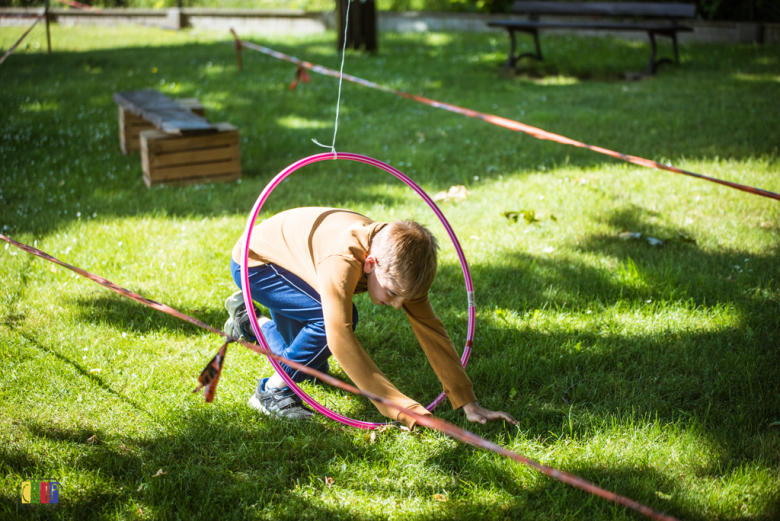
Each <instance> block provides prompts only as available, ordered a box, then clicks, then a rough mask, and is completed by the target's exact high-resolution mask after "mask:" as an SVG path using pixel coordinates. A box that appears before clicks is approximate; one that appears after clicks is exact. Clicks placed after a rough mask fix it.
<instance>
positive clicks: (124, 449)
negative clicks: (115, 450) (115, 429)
mask: <svg viewBox="0 0 780 521" xmlns="http://www.w3.org/2000/svg"><path fill="white" fill-rule="evenodd" d="M119 448H120V449H122V450H123V451H125V452H127V450H128V448H127V446H126V445H125V444H124V443H123V444H121V445H120V446H119Z"/></svg>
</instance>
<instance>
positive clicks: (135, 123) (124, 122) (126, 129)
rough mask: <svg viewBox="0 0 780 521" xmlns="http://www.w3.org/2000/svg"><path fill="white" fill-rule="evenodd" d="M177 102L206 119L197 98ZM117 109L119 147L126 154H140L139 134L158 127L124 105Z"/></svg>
mask: <svg viewBox="0 0 780 521" xmlns="http://www.w3.org/2000/svg"><path fill="white" fill-rule="evenodd" d="M175 101H176V103H178V104H179V105H181V106H182V107H184V108H186V109H188V110H190V111H192V112H193V113H194V114H197V115H198V116H201V117H205V115H206V112H205V111H204V110H203V105H201V103H200V101H198V100H197V99H196V98H183V99H177V100H175ZM117 107H118V108H119V147H120V148H121V149H122V152H123V153H125V154H129V153H130V152H140V150H141V140H140V136H139V134H140V133H141V132H142V131H144V130H152V129H155V128H157V127H155V126H154V124H153V123H152V122H150V121H147V120H145V119H143V118H142V117H139V116H136V115H135V114H133V113H132V112H130V111H129V110H128V109H127V108H126V107H123V106H122V105H117Z"/></svg>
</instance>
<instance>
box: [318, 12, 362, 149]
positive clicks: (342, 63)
mask: <svg viewBox="0 0 780 521" xmlns="http://www.w3.org/2000/svg"><path fill="white" fill-rule="evenodd" d="M351 3H352V1H351V0H347V15H346V17H345V20H344V47H342V49H341V70H339V97H338V98H337V99H336V125H335V128H334V129H333V144H332V145H331V146H330V151H331V152H333V157H334V158H336V157H337V154H336V133H337V132H338V131H339V105H340V104H341V80H342V78H343V77H344V57H345V55H346V54H347V28H348V27H349V6H350V4H351ZM312 141H314V143H316V144H317V145H319V146H321V147H323V148H328V145H323V144H322V143H320V142H319V141H317V140H316V139H312Z"/></svg>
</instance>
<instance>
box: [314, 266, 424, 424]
mask: <svg viewBox="0 0 780 521" xmlns="http://www.w3.org/2000/svg"><path fill="white" fill-rule="evenodd" d="M361 273H362V267H361V266H360V263H358V262H357V261H354V260H350V259H347V258H345V257H338V256H332V257H328V258H326V259H325V260H323V261H322V262H320V264H319V265H318V266H317V278H318V283H319V290H320V298H321V301H322V313H323V316H324V319H325V335H326V337H327V340H328V348H330V352H331V353H333V356H335V357H336V360H338V362H339V364H340V365H341V367H342V369H344V372H345V373H347V375H348V376H349V377H350V378H351V379H352V381H353V382H354V383H355V385H356V386H357V387H358V388H360V389H362V390H365V391H369V392H372V393H374V394H378V395H379V396H382V397H384V398H387V399H389V400H392V401H393V402H395V403H397V404H399V405H401V406H402V407H404V408H406V409H410V410H412V411H414V412H416V413H417V414H424V415H425V414H430V413H429V412H428V411H427V410H426V409H425V407H423V406H422V405H420V404H419V403H418V402H416V401H414V400H412V399H411V398H409V397H408V396H406V395H404V394H403V393H401V391H399V390H398V389H396V387H395V386H394V385H393V384H392V382H390V380H389V379H388V378H387V377H386V376H385V375H384V374H383V373H382V371H380V370H379V368H378V367H377V366H376V364H375V363H374V361H373V360H372V359H371V357H370V356H368V353H367V352H366V350H365V349H363V346H361V345H360V342H358V339H357V337H356V336H355V333H354V332H353V331H352V296H353V293H354V290H355V286H356V285H357V283H358V280H359V279H360V276H361ZM372 403H374V405H375V406H376V407H377V409H379V412H381V413H382V414H383V415H385V416H387V417H388V418H390V419H393V420H397V421H400V422H403V423H404V424H406V425H407V426H408V427H410V428H411V427H413V426H414V424H415V421H414V420H413V419H411V418H410V417H409V416H407V415H405V414H403V413H399V412H398V411H396V410H394V409H390V408H388V407H385V406H384V405H382V404H381V403H376V402H372Z"/></svg>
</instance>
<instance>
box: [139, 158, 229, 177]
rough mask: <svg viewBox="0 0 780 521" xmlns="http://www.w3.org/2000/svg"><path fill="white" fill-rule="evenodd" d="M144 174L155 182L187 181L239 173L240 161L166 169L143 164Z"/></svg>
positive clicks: (215, 162)
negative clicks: (195, 178)
mask: <svg viewBox="0 0 780 521" xmlns="http://www.w3.org/2000/svg"><path fill="white" fill-rule="evenodd" d="M143 166H144V173H145V174H147V175H148V176H149V178H150V179H152V180H154V181H155V182H156V181H165V182H167V181H170V180H177V179H189V178H194V177H203V176H213V175H223V174H228V173H233V172H240V171H241V161H239V160H238V159H235V158H234V159H228V160H225V161H214V162H211V163H196V164H193V165H181V166H171V167H167V168H153V167H149V165H148V163H147V162H144V164H143Z"/></svg>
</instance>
